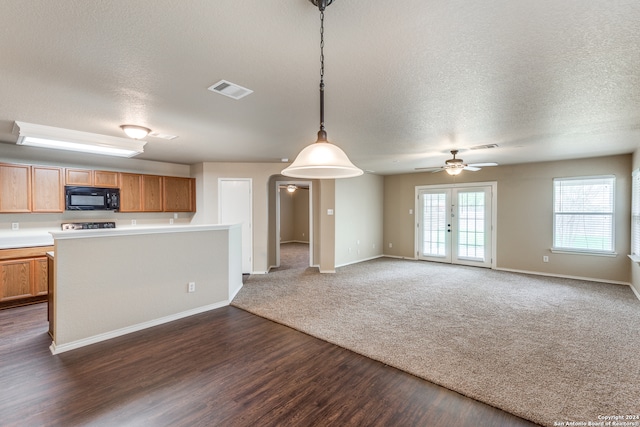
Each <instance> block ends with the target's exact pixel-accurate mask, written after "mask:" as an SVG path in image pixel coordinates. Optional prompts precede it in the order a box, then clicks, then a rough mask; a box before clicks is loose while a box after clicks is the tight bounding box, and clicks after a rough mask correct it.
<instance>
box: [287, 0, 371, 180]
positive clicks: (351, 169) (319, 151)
mask: <svg viewBox="0 0 640 427" xmlns="http://www.w3.org/2000/svg"><path fill="white" fill-rule="evenodd" d="M309 1H310V2H311V3H313V5H314V6H317V7H318V10H319V11H320V130H319V131H318V139H317V140H316V142H314V143H313V144H311V145H309V146H307V147H305V148H304V149H303V150H302V151H301V152H300V153H299V154H298V156H297V157H296V159H295V160H294V161H293V163H292V164H291V165H289V167H287V168H285V169H284V170H283V171H282V175H284V176H289V177H293V178H307V179H338V178H353V177H356V176H360V175H362V174H363V173H364V172H363V171H362V170H361V169H359V168H358V167H356V166H355V165H354V164H353V163H352V162H351V160H349V157H348V156H347V155H346V154H345V152H344V151H342V150H341V149H340V147H338V146H337V145H334V144H332V143H330V142H329V141H328V140H327V132H326V130H325V128H324V10H325V8H326V7H327V6H329V5H330V4H331V3H333V0H309Z"/></svg>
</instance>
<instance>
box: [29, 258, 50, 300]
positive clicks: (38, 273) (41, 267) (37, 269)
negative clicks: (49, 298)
mask: <svg viewBox="0 0 640 427" xmlns="http://www.w3.org/2000/svg"><path fill="white" fill-rule="evenodd" d="M31 267H32V268H33V275H32V278H33V290H32V293H33V295H46V294H47V293H48V291H49V276H48V271H49V267H48V266H47V257H42V258H34V259H33V261H31Z"/></svg>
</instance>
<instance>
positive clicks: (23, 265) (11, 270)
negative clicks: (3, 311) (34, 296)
mask: <svg viewBox="0 0 640 427" xmlns="http://www.w3.org/2000/svg"><path fill="white" fill-rule="evenodd" d="M30 296H31V260H29V259H26V260H24V259H23V260H16V261H2V262H0V301H7V300H12V299H17V298H25V297H30Z"/></svg>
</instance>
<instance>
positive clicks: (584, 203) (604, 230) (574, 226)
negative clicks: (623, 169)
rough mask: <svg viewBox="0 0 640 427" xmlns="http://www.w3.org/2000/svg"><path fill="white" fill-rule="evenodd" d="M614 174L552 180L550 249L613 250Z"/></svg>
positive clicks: (579, 250)
mask: <svg viewBox="0 0 640 427" xmlns="http://www.w3.org/2000/svg"><path fill="white" fill-rule="evenodd" d="M615 180H616V178H615V177H614V176H594V177H578V178H556V179H554V180H553V249H556V250H560V251H570V252H589V253H609V254H613V252H614V250H613V249H614V246H613V213H614V201H613V199H614V197H613V195H614V187H615Z"/></svg>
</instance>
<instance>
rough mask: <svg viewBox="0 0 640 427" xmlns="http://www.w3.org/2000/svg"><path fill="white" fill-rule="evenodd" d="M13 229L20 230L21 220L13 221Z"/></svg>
mask: <svg viewBox="0 0 640 427" xmlns="http://www.w3.org/2000/svg"><path fill="white" fill-rule="evenodd" d="M11 229H12V230H20V223H19V222H12V223H11Z"/></svg>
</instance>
